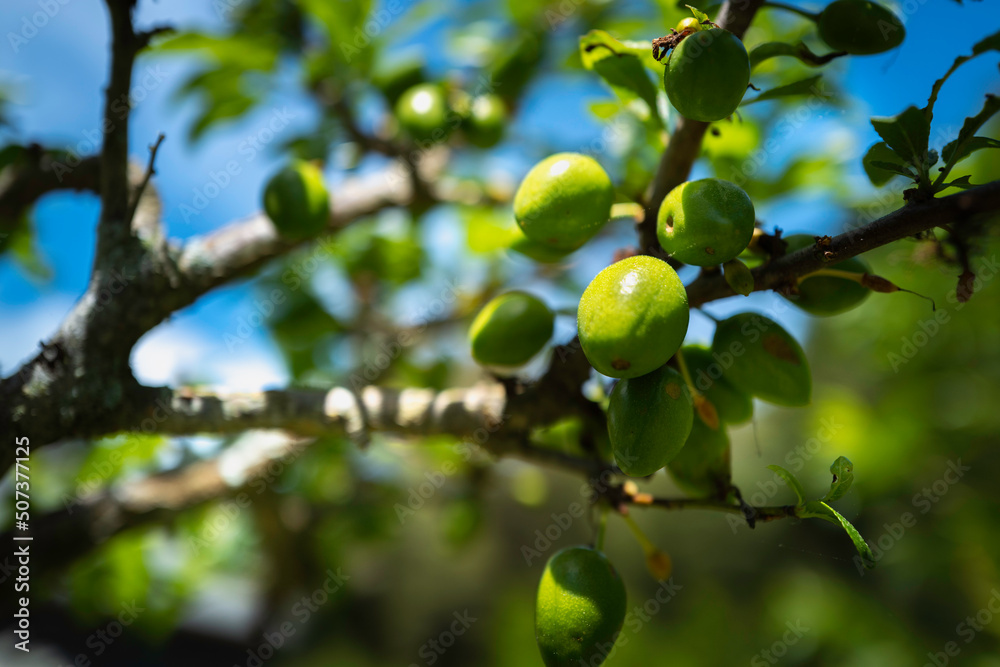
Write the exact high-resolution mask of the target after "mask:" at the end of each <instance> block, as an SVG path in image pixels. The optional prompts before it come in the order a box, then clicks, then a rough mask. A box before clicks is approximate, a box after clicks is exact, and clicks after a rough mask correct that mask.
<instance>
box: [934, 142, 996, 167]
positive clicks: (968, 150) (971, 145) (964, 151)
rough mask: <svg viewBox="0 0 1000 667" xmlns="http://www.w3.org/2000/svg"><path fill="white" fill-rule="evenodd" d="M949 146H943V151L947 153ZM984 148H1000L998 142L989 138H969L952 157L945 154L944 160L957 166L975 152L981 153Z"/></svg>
mask: <svg viewBox="0 0 1000 667" xmlns="http://www.w3.org/2000/svg"><path fill="white" fill-rule="evenodd" d="M952 143H955V142H952ZM949 146H951V144H948V145H947V146H945V147H944V150H945V151H947V150H948V147H949ZM985 148H1000V141H998V140H996V139H993V138H991V137H970V138H969V140H968V141H966V142H965V144H964V145H963V146H962V147H961V148H960V149H958V150H957V152H956V153H955V154H954V155H951V156H949V154H948V153H945V160H947V161H950V162H951V163H952V164H957V163H959V162H961V161H962V160H964V159H965V158H967V157H969V156H970V155H972V154H973V153H975V152H976V151H981V150H983V149H985Z"/></svg>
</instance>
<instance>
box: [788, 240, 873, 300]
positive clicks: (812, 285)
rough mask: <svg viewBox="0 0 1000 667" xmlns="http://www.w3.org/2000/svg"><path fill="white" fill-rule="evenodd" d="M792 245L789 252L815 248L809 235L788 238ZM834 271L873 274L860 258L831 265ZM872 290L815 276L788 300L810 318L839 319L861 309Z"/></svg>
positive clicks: (838, 279)
mask: <svg viewBox="0 0 1000 667" xmlns="http://www.w3.org/2000/svg"><path fill="white" fill-rule="evenodd" d="M784 239H785V241H787V242H788V248H787V250H786V252H789V253H791V252H795V251H796V250H801V249H802V248H808V247H809V246H811V245H813V244H815V242H816V241H815V238H814V237H812V236H810V235H809V234H792V235H791V236H786V237H784ZM827 268H830V269H836V270H838V271H849V272H851V273H857V274H864V273H871V269H870V268H869V267H868V265H867V264H866V263H865V262H864V260H862V259H860V258H858V257H851V258H849V259H845V260H844V261H842V262H837V263H836V264H831V265H830V266H829V267H827ZM869 294H871V290H869V289H868V288H867V287H865V286H864V285H862V284H861V283H858V282H855V281H853V280H847V279H844V278H834V277H832V276H815V277H813V278H806V279H805V280H803V281H802V282H800V283H799V293H798V294H793V295H789V296H787V297H785V298H786V299H788V300H789V301H791V302H792V303H794V304H795V305H796V306H798V307H799V308H801V309H802V310H804V311H806V312H807V313H809V314H810V315H820V316H824V315H838V314H840V313H843V312H845V311H848V310H851V309H852V308H855V307H856V306H859V305H861V302H862V301H864V300H865V299H867V298H868V295H869Z"/></svg>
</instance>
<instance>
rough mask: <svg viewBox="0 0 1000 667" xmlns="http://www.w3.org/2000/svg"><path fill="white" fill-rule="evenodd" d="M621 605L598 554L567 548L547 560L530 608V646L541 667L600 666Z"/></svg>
mask: <svg viewBox="0 0 1000 667" xmlns="http://www.w3.org/2000/svg"><path fill="white" fill-rule="evenodd" d="M625 605H626V597H625V584H624V583H622V579H621V577H620V576H618V572H616V571H615V568H614V566H612V565H611V562H610V561H609V560H608V559H607V557H606V556H605V555H604V554H602V553H601V552H600V551H596V550H594V549H591V548H589V547H570V548H568V549H563V550H562V551H560V552H558V553H556V554H555V555H554V556H552V558H550V559H549V562H548V563H546V565H545V571H544V572H543V573H542V580H541V581H540V582H539V584H538V597H537V599H536V603H535V640H536V641H537V642H538V650H539V651H540V652H541V654H542V661H543V662H544V663H545V665H546V667H579V665H581V664H585V665H593V666H594V667H596V666H597V665H600V664H601V663H603V662H604V659H605V658H606V657H607V654H608V652H609V650H610V648H611V646H613V645H614V642H615V639H616V638H617V637H618V633H619V632H621V629H622V624H623V623H624V622H625Z"/></svg>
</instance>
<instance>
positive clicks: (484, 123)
mask: <svg viewBox="0 0 1000 667" xmlns="http://www.w3.org/2000/svg"><path fill="white" fill-rule="evenodd" d="M506 120H507V109H506V107H505V106H504V103H503V100H502V99H500V97H499V96H497V95H480V96H479V97H476V98H474V99H473V100H472V103H471V104H470V106H469V115H468V116H467V117H466V118H465V119H464V123H463V129H464V131H465V138H466V139H467V140H468V141H469V143H470V144H472V145H473V146H478V147H479V148H492V147H493V146H496V145H497V144H498V143H500V140H501V139H502V138H503V130H504V122H505V121H506Z"/></svg>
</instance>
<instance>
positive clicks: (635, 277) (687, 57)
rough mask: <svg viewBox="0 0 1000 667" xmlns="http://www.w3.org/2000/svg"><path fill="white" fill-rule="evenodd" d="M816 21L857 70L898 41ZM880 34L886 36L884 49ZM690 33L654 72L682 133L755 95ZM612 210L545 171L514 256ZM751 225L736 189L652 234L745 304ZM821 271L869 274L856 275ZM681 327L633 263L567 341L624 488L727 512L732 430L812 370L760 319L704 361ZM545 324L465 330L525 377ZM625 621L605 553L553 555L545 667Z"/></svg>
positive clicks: (611, 278) (490, 309) (534, 175)
mask: <svg viewBox="0 0 1000 667" xmlns="http://www.w3.org/2000/svg"><path fill="white" fill-rule="evenodd" d="M816 21H817V24H818V28H819V34H820V37H821V38H822V39H823V40H824V41H825V42H826V43H827V44H828V45H829V46H830V47H831V48H833V49H835V50H838V51H845V52H848V53H852V54H869V53H879V52H882V51H885V50H888V49H891V48H893V47H895V46H898V45H899V43H900V42H901V41H902V38H903V34H904V33H903V30H902V26H901V24H900V22H899V20H898V19H897V18H896V17H895V16H894V15H892V13H891V12H889V11H888V10H886V9H885V8H884V7H882V6H881V5H878V4H876V3H873V2H867V1H866V0H836V1H835V2H833V3H831V4H830V5H828V6H827V7H826V9H825V10H824V11H823V12H822V13H821V14H819V15H818V16H817V17H816ZM880 24H882V25H889V26H892V27H894V28H895V29H893V30H890V31H887V32H886V33H883V31H882V30H881V29H880V28H879V26H880ZM685 31H686V35H687V36H686V37H685V38H684V39H682V40H681V41H680V43H679V44H678V45H677V47H676V48H675V49H674V50H673V52H672V53H671V55H670V58H669V60H668V61H667V62H666V66H665V69H664V86H665V89H666V92H667V95H668V97H669V99H670V101H671V103H672V104H673V106H674V107H675V108H676V109H677V110H678V112H680V113H681V114H682V115H683V116H686V117H688V118H692V119H694V120H701V121H716V120H720V119H723V118H726V117H728V116H729V115H731V114H732V113H733V112H734V111H735V110H736V108H737V107H738V106H739V104H740V102H741V101H742V99H743V94H744V93H745V91H746V88H747V84H748V82H749V76H750V65H749V59H748V56H747V52H746V50H745V48H744V47H743V44H742V42H741V41H740V40H739V39H737V38H736V37H735V36H734V35H733V34H732V33H729V32H728V31H726V30H724V29H722V28H718V27H710V26H708V25H702V24H700V23H699V22H698V21H697V20H696V19H686V20H685V21H682V22H681V24H680V25H679V26H678V29H677V32H678V33H681V32H685ZM706 82H710V85H706ZM614 197H615V195H614V187H613V185H612V183H611V179H610V178H609V177H608V175H607V173H606V172H605V171H604V169H603V168H602V167H601V165H600V164H599V163H598V162H597V161H596V160H594V159H593V158H591V157H588V156H585V155H580V154H573V153H560V154H556V155H552V156H550V157H548V158H546V159H544V160H542V161H541V162H539V163H538V164H537V165H535V166H534V167H533V168H532V169H531V170H530V171H529V172H528V174H527V175H526V176H525V178H524V180H523V181H522V183H521V185H520V187H519V188H518V191H517V193H516V195H515V199H514V217H515V219H516V220H517V223H518V227H519V229H520V231H521V232H522V233H523V238H521V239H518V241H517V242H516V243H517V246H516V249H519V250H521V251H522V252H523V253H524V254H527V255H528V256H532V257H536V258H537V259H538V260H539V261H554V260H558V259H559V258H560V257H562V256H565V255H566V254H568V253H570V252H573V251H574V250H576V249H578V248H580V247H581V246H582V245H584V244H585V243H586V242H587V241H588V240H590V239H591V238H593V237H594V235H595V234H597V233H598V232H599V231H600V230H601V228H602V227H603V226H604V224H605V223H606V222H607V221H608V220H609V219H610V217H611V207H612V204H613V202H614ZM754 225H755V213H754V207H753V203H752V202H751V200H750V198H749V197H748V196H747V194H746V193H745V192H744V191H743V190H742V189H741V188H740V187H738V186H737V185H735V184H733V183H730V182H727V181H724V180H720V179H716V178H705V179H701V180H695V181H689V182H686V183H683V184H681V185H680V186H678V187H676V188H674V189H673V190H672V191H671V192H670V193H669V194H668V195H667V196H666V198H665V199H664V200H663V202H662V203H661V206H660V208H659V214H658V217H657V221H656V231H657V238H658V239H659V242H660V245H661V246H662V248H663V250H664V251H665V252H666V253H667V254H668V255H669V256H670V257H672V258H673V259H675V260H677V261H680V262H683V263H684V264H690V265H695V266H701V267H711V266H718V265H723V264H727V263H736V264H738V265H739V266H740V267H743V270H744V271H745V272H746V273H745V274H741V275H744V276H745V279H746V280H749V281H750V284H749V286H748V287H747V289H746V293H748V292H749V291H750V290H751V289H752V288H753V285H752V280H753V278H752V275H751V274H750V273H749V271H748V270H746V268H745V266H744V265H743V264H742V263H740V262H739V259H738V258H740V257H742V258H744V259H748V261H749V260H750V259H754V258H753V254H752V253H751V252H750V251H749V250H748V249H747V248H748V245H749V243H750V241H751V239H752V237H753V233H754ZM784 240H785V241H786V243H787V251H788V252H794V251H796V250H800V249H802V248H805V247H808V246H810V245H812V244H814V242H815V239H814V237H813V236H811V235H807V234H796V235H792V236H788V237H785V239H784ZM727 266H728V265H727ZM830 268H833V269H837V270H838V271H841V272H851V273H858V274H863V273H867V271H868V267H867V266H866V265H865V264H864V263H863V262H862V261H861V260H859V259H849V260H846V261H844V262H840V263H838V264H836V265H834V266H832V267H830ZM727 273H728V269H727ZM727 278H728V276H727ZM868 293H869V290H868V289H867V288H866V287H864V286H863V285H861V284H860V283H859V282H857V281H853V280H849V279H846V278H844V277H839V276H829V275H827V276H813V277H808V278H806V279H805V280H802V281H800V283H799V285H798V289H797V291H796V293H795V294H790V295H788V296H787V297H786V298H788V299H790V300H791V302H792V303H794V304H795V305H796V306H798V307H800V308H801V309H803V310H805V311H806V312H809V313H811V314H814V315H833V314H836V313H840V312H843V311H845V310H848V309H850V308H853V307H854V306H856V305H858V304H859V303H860V302H861V301H862V300H864V299H865V298H866V297H867V296H868ZM688 317H689V307H688V301H687V293H686V291H685V287H684V285H683V284H682V282H681V280H680V278H679V277H678V275H677V273H676V272H675V271H674V269H673V268H672V267H671V266H670V265H669V264H668V263H667V262H665V261H663V260H661V259H658V258H656V257H652V256H648V255H639V256H634V257H628V258H626V259H622V260H620V261H618V262H615V263H614V264H612V265H611V266H608V267H607V268H605V269H604V270H603V271H601V272H600V273H598V274H597V276H596V277H595V278H594V279H593V280H592V281H591V283H590V285H589V286H588V287H587V288H586V290H584V292H583V296H582V297H581V299H580V304H579V308H578V311H577V330H578V335H579V340H580V345H581V347H582V350H583V352H584V354H585V355H586V357H587V360H588V361H589V362H590V364H591V365H592V366H593V367H594V368H595V369H596V370H597V371H598V372H600V373H601V374H603V375H606V376H609V377H612V378H618V380H619V381H618V382H617V383H616V384H615V386H614V389H613V390H612V392H611V395H610V398H609V400H608V402H607V422H608V435H609V440H610V442H611V449H612V452H613V454H614V458H615V462H616V464H617V465H618V467H619V469H620V470H621V471H622V473H624V474H626V475H629V476H633V477H646V476H649V475H652V474H654V473H656V472H657V471H659V470H661V469H663V468H666V470H667V472H668V474H669V475H670V477H671V478H672V479H673V480H674V482H675V483H676V484H677V485H678V486H679V487H680V488H681V489H683V490H684V491H685V492H687V493H689V494H691V495H695V496H713V497H726V496H727V495H728V494H729V493H730V492H731V489H732V486H731V483H730V443H729V438H728V435H727V433H726V426H727V425H737V424H742V423H745V422H747V421H749V420H750V419H751V417H752V415H753V400H752V399H753V398H758V399H760V400H764V401H768V402H771V403H774V404H777V405H784V406H801V405H805V404H807V403H808V402H809V401H810V398H811V388H812V381H811V375H810V371H809V364H808V361H807V360H806V357H805V354H804V353H803V350H802V348H801V346H800V345H799V344H798V342H797V341H796V340H795V339H794V338H793V337H792V336H791V335H790V334H789V333H788V332H787V331H785V330H784V329H783V328H782V327H781V326H780V325H779V324H778V323H776V322H774V321H773V320H771V319H769V318H767V317H764V316H763V315H759V314H756V313H750V312H747V313H740V314H738V315H734V316H732V317H730V318H728V319H726V320H724V321H722V322H719V323H718V326H717V327H716V331H715V334H714V337H713V339H712V343H711V346H710V347H704V346H699V345H686V346H684V339H685V336H686V334H687V328H688ZM554 320H555V314H554V313H553V311H552V310H551V309H550V308H549V307H548V306H547V305H546V304H545V303H544V302H543V301H541V300H540V299H538V298H537V297H535V296H533V295H531V294H528V293H526V292H522V291H513V292H507V293H505V294H501V295H500V296H498V297H496V298H494V299H493V300H492V301H490V302H489V303H488V304H487V305H486V306H485V307H484V308H483V309H482V311H480V313H479V314H478V316H477V317H476V318H475V320H474V322H473V324H472V327H471V329H470V333H469V335H470V342H471V347H472V355H473V357H474V358H475V359H476V360H477V361H478V362H479V363H481V364H483V365H485V366H488V367H492V368H494V369H507V368H510V367H517V366H520V365H523V364H525V363H527V362H528V361H529V360H530V359H532V358H533V357H534V356H535V355H536V354H538V353H539V352H540V351H541V350H542V349H543V348H544V347H545V345H546V344H547V343H548V341H549V339H550V338H551V336H552V332H553V328H554ZM625 608H626V596H625V587H624V585H623V583H622V580H621V578H620V577H619V575H618V573H617V572H616V571H615V569H614V567H613V566H612V564H611V563H610V561H609V560H608V559H607V557H606V556H605V555H604V554H603V553H601V552H600V551H598V550H596V549H592V548H589V547H582V546H580V547H571V548H568V549H564V550H562V551H560V552H558V553H557V554H555V555H554V556H553V557H552V558H551V559H550V560H549V562H548V564H547V565H546V567H545V571H544V573H543V575H542V579H541V582H540V583H539V587H538V597H537V601H536V639H537V642H538V646H539V649H540V651H541V655H542V658H543V660H544V662H545V664H546V665H548V666H549V667H563V666H569V665H579V664H591V665H593V664H599V662H602V661H603V657H604V656H606V655H607V653H608V651H609V650H610V647H611V646H613V644H614V641H615V639H616V637H617V635H618V633H619V632H620V630H621V627H622V623H623V622H624V618H625Z"/></svg>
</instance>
